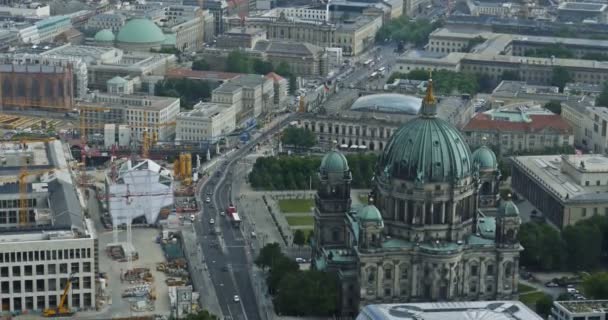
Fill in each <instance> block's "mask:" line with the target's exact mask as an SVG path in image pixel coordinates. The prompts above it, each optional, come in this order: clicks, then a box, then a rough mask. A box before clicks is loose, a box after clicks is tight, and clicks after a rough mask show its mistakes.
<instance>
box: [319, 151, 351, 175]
mask: <svg viewBox="0 0 608 320" xmlns="http://www.w3.org/2000/svg"><path fill="white" fill-rule="evenodd" d="M319 170H320V171H325V172H327V173H344V172H345V171H348V170H349V169H348V161H347V160H346V157H345V156H344V155H343V154H342V153H341V152H340V151H336V150H332V151H329V152H328V153H326V154H325V156H324V157H323V159H322V160H321V166H320V167H319Z"/></svg>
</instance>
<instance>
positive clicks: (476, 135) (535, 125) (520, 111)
mask: <svg viewBox="0 0 608 320" xmlns="http://www.w3.org/2000/svg"><path fill="white" fill-rule="evenodd" d="M462 133H463V135H464V137H465V140H466V142H467V143H468V144H469V145H470V146H471V147H478V146H481V145H482V144H483V143H484V140H485V142H486V143H488V144H489V145H491V146H493V147H494V148H495V149H496V150H499V152H500V154H501V155H508V154H512V153H516V152H524V151H541V152H542V151H544V150H563V149H564V148H566V147H571V146H573V145H574V131H573V130H572V127H571V126H570V125H569V124H568V122H566V121H565V120H564V119H562V118H561V117H560V116H559V115H556V114H553V113H552V112H551V111H548V110H546V109H543V108H541V107H540V106H536V107H531V108H530V107H526V106H525V105H521V104H515V105H511V106H505V107H501V108H499V109H492V110H489V111H486V112H483V113H478V114H477V115H475V116H474V117H473V118H472V119H471V120H470V121H469V122H468V123H467V124H466V125H465V126H464V128H463V129H462Z"/></svg>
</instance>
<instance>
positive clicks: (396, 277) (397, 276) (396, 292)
mask: <svg viewBox="0 0 608 320" xmlns="http://www.w3.org/2000/svg"><path fill="white" fill-rule="evenodd" d="M393 266H394V267H393V297H401V288H400V286H399V279H400V278H401V270H400V268H399V266H400V264H399V260H393Z"/></svg>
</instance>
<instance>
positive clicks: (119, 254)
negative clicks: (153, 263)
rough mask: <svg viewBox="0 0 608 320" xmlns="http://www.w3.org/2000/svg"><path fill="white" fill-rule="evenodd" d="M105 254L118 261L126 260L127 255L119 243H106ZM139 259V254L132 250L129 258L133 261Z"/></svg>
mask: <svg viewBox="0 0 608 320" xmlns="http://www.w3.org/2000/svg"><path fill="white" fill-rule="evenodd" d="M106 254H107V255H108V257H110V258H112V260H115V261H118V262H127V255H126V254H125V249H124V248H123V247H122V246H121V245H108V246H107V247H106ZM137 259H139V255H138V254H137V252H133V254H131V260H132V261H135V260H137Z"/></svg>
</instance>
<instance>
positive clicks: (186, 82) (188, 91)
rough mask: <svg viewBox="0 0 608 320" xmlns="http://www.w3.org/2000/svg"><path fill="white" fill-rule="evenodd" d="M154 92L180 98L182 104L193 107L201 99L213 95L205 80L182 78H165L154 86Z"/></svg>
mask: <svg viewBox="0 0 608 320" xmlns="http://www.w3.org/2000/svg"><path fill="white" fill-rule="evenodd" d="M154 92H155V93H156V95H158V96H162V97H176V98H180V102H181V106H182V107H184V108H192V106H193V105H195V104H196V103H198V102H199V101H200V100H204V99H207V98H209V97H211V89H210V88H209V85H208V84H207V82H205V81H201V80H195V79H188V78H181V79H165V80H162V81H159V82H157V83H156V85H155V86H154Z"/></svg>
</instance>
